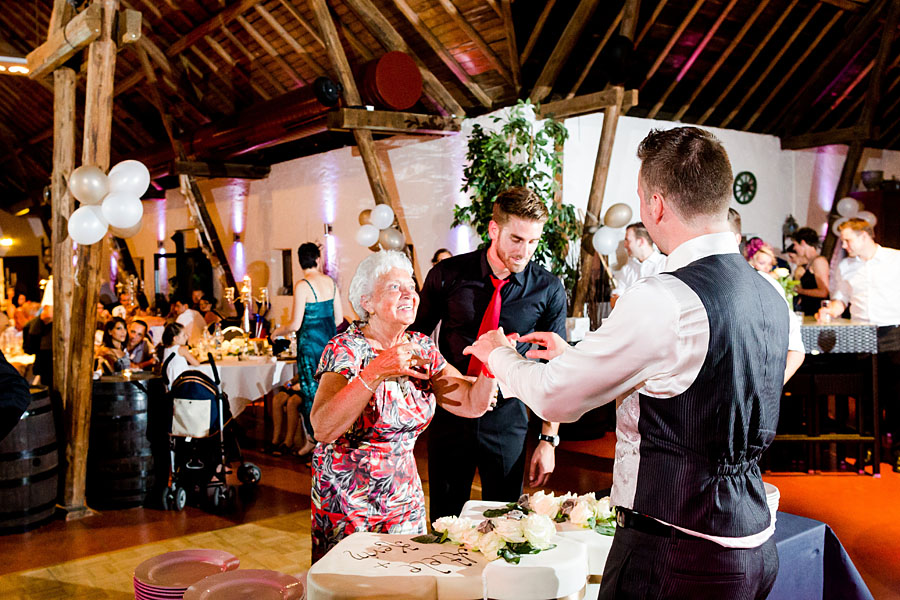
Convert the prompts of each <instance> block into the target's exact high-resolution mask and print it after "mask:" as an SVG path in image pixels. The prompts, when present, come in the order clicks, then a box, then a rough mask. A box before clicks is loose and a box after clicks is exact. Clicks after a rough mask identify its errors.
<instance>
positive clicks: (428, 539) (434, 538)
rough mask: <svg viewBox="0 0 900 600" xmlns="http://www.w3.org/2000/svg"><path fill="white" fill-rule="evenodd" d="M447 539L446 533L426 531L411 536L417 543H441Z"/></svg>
mask: <svg viewBox="0 0 900 600" xmlns="http://www.w3.org/2000/svg"><path fill="white" fill-rule="evenodd" d="M446 540H447V534H446V533H444V534H441V535H435V534H433V533H426V534H425V535H417V536H416V537H414V538H412V541H413V542H415V543H417V544H441V543H443V542H444V541H446Z"/></svg>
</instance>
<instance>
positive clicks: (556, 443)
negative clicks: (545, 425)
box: [538, 433, 559, 448]
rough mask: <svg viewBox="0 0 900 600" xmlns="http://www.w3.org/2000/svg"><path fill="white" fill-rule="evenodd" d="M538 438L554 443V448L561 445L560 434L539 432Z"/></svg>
mask: <svg viewBox="0 0 900 600" xmlns="http://www.w3.org/2000/svg"><path fill="white" fill-rule="evenodd" d="M538 440H539V441H541V442H549V443H550V444H552V445H553V447H554V448H556V447H557V446H559V436H558V435H547V434H545V433H539V434H538Z"/></svg>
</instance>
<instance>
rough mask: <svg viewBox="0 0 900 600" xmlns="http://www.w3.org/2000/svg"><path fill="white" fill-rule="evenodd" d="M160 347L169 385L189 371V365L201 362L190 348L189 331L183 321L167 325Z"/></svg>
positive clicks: (162, 363) (161, 362)
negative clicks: (188, 344) (188, 342)
mask: <svg viewBox="0 0 900 600" xmlns="http://www.w3.org/2000/svg"><path fill="white" fill-rule="evenodd" d="M160 348H162V350H161V351H160V357H159V361H160V364H161V365H162V367H161V368H162V370H163V372H162V374H163V375H164V376H165V377H166V379H168V382H169V385H171V384H172V382H174V381H175V380H176V379H177V378H178V376H179V375H181V373H182V372H184V371H187V369H188V367H189V366H197V365H199V364H200V361H199V360H197V358H196V357H195V356H194V355H193V354H191V351H190V350H188V347H187V332H186V331H185V329H184V325H182V324H181V323H169V324H168V325H166V329H165V331H163V335H162V344H160ZM170 357H171V358H170Z"/></svg>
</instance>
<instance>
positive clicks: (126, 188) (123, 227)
mask: <svg viewBox="0 0 900 600" xmlns="http://www.w3.org/2000/svg"><path fill="white" fill-rule="evenodd" d="M149 186H150V171H149V170H148V169H147V167H146V166H144V164H143V163H141V162H139V161H136V160H125V161H122V162H120V163H118V164H117V165H115V166H114V167H113V168H112V169H110V171H109V175H107V174H105V173H103V171H102V170H101V169H100V168H99V167H96V166H93V165H82V166H80V167H78V168H77V169H75V170H74V171H72V174H71V175H70V176H69V192H71V194H72V196H74V197H75V199H76V200H78V201H79V202H80V203H81V206H79V207H78V208H76V209H75V210H74V211H73V212H72V214H71V216H70V217H69V224H68V231H69V237H71V238H72V241H74V242H75V243H77V244H81V245H90V244H96V243H97V242H99V241H100V240H102V239H103V236H105V235H106V234H107V233H108V232H111V233H112V234H113V235H115V236H116V237H120V238H129V237H132V236H134V235H136V234H137V233H138V232H139V231H140V230H141V226H142V221H141V219H142V218H143V216H144V207H143V204H142V203H141V196H142V195H143V194H144V192H146V191H147V188H148V187H149Z"/></svg>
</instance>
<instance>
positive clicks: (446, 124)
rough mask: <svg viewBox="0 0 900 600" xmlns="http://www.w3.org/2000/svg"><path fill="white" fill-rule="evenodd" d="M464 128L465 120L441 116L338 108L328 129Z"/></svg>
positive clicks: (442, 131)
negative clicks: (463, 121) (463, 122)
mask: <svg viewBox="0 0 900 600" xmlns="http://www.w3.org/2000/svg"><path fill="white" fill-rule="evenodd" d="M461 127H462V119H460V118H458V117H444V116H441V115H420V114H416V113H408V112H394V111H387V110H365V109H362V108H338V109H337V110H332V111H330V112H329V113H328V129H332V130H338V131H341V130H343V131H347V130H354V129H368V130H369V131H379V132H382V133H405V134H413V133H415V134H424V135H455V134H457V133H459V130H460V128H461Z"/></svg>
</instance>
